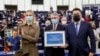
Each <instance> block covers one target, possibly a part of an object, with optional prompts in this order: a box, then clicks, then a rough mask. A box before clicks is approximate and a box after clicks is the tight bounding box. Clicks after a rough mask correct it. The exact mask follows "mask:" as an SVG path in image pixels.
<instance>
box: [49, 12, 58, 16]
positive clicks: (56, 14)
mask: <svg viewBox="0 0 100 56" xmlns="http://www.w3.org/2000/svg"><path fill="white" fill-rule="evenodd" d="M51 15H55V16H58V17H59V15H58V13H57V12H53V13H51V14H50V17H51Z"/></svg>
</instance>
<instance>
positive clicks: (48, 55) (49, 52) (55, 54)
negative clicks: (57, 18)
mask: <svg viewBox="0 0 100 56" xmlns="http://www.w3.org/2000/svg"><path fill="white" fill-rule="evenodd" d="M52 29H53V25H49V26H47V27H46V28H45V31H51V30H52ZM56 31H65V27H64V26H62V25H61V24H58V25H57V28H56ZM45 56H64V49H63V48H56V50H55V48H53V47H46V48H45Z"/></svg>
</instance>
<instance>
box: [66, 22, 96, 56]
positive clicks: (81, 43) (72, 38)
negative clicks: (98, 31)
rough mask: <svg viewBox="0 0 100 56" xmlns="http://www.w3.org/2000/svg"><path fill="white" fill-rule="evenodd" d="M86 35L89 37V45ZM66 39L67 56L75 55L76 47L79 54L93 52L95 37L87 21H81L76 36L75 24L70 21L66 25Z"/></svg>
mask: <svg viewBox="0 0 100 56" xmlns="http://www.w3.org/2000/svg"><path fill="white" fill-rule="evenodd" d="M88 36H89V37H90V40H91V41H90V45H91V47H89V44H88ZM66 40H67V42H68V43H69V56H75V53H76V50H77V49H78V50H79V52H80V54H81V55H86V54H88V53H89V52H93V53H95V48H96V45H95V37H94V32H93V30H92V27H91V25H90V24H89V23H86V22H84V21H81V23H80V28H79V33H78V35H77V36H76V32H75V25H74V23H73V22H72V23H70V24H69V25H68V26H67V27H66Z"/></svg>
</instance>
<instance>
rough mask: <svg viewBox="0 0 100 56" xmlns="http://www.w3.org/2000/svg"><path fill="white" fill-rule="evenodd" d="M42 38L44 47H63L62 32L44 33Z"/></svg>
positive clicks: (63, 35) (63, 36) (63, 38)
mask: <svg viewBox="0 0 100 56" xmlns="http://www.w3.org/2000/svg"><path fill="white" fill-rule="evenodd" d="M44 37H45V38H44V44H45V47H50V46H62V45H65V32H64V31H46V32H45V33H44Z"/></svg>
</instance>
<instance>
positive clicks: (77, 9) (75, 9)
mask: <svg viewBox="0 0 100 56" xmlns="http://www.w3.org/2000/svg"><path fill="white" fill-rule="evenodd" d="M74 11H80V12H82V11H81V9H79V8H74V9H73V10H72V13H73V12H74Z"/></svg>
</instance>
